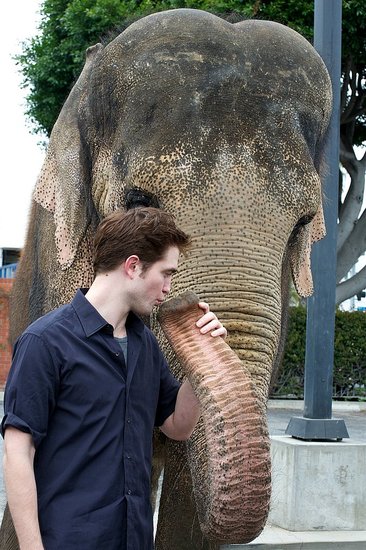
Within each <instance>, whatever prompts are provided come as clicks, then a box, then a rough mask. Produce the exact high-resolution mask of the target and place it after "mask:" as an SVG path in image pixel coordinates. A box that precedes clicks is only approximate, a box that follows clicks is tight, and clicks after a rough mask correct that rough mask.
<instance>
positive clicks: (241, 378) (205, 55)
mask: <svg viewBox="0 0 366 550" xmlns="http://www.w3.org/2000/svg"><path fill="white" fill-rule="evenodd" d="M331 108H332V96H331V84H330V79H329V76H328V73H327V71H326V69H325V66H324V63H323V62H322V60H321V59H320V57H319V55H318V54H317V53H316V52H315V50H314V49H313V48H312V46H311V45H310V44H309V43H308V42H307V41H306V40H305V39H304V38H302V37H301V36H300V35H299V34H297V33H296V32H294V31H293V30H291V29H289V28H286V27H284V26H282V25H279V24H277V23H273V22H268V21H254V20H253V21H250V20H247V21H243V22H240V23H236V24H231V23H228V22H226V21H224V20H222V19H220V18H218V17H216V16H214V15H211V14H208V13H206V12H202V11H199V10H187V9H183V10H171V11H167V12H161V13H158V14H154V15H150V16H148V17H146V18H143V19H141V20H139V21H137V22H135V23H134V24H132V25H131V26H130V27H129V28H127V29H126V30H125V31H124V32H123V33H122V34H120V35H119V36H118V37H117V38H116V39H115V40H113V41H112V42H111V43H110V44H108V45H107V46H105V47H103V46H102V45H101V44H99V45H96V46H94V47H92V48H90V49H89V50H88V53H87V59H86V63H85V67H84V69H83V72H82V73H81V75H80V77H79V79H78V81H77V83H76V84H75V86H74V88H73V89H72V91H71V93H70V95H69V97H68V99H67V101H66V103H65V105H64V107H63V109H62V111H61V113H60V116H59V118H58V121H57V123H56V124H55V127H54V129H53V132H52V135H51V139H50V143H49V148H48V152H47V156H46V160H45V163H44V165H43V168H42V171H41V174H40V176H39V179H38V181H37V185H36V189H35V193H34V200H33V202H32V213H31V218H30V225H29V230H28V236H27V241H26V245H25V248H24V251H23V255H22V259H21V262H20V265H19V268H18V271H17V278H16V280H15V286H14V299H13V308H12V319H11V327H12V335H13V338H15V337H16V336H17V335H18V334H19V333H20V332H21V330H23V329H24V328H25V326H26V325H27V324H28V323H29V322H31V321H33V320H34V319H35V318H37V317H38V316H40V315H41V314H43V313H45V312H47V311H49V310H50V309H52V308H54V307H57V306H58V305H60V304H62V303H64V302H66V301H68V300H70V299H71V298H72V296H73V294H74V292H75V289H76V288H77V287H79V286H88V285H89V284H90V283H91V281H92V279H93V269H92V261H91V257H92V239H93V234H94V231H95V228H96V226H97V224H98V222H99V221H100V219H102V218H103V217H104V216H105V215H107V214H108V213H109V212H111V211H113V210H114V209H116V208H119V207H122V208H125V207H126V204H127V203H128V200H129V199H128V200H127V198H128V197H129V196H130V194H131V193H132V194H134V193H137V194H139V195H140V196H142V197H143V196H147V197H150V198H152V199H153V200H154V201H155V202H156V203H159V205H160V206H161V208H163V209H165V210H168V211H171V212H173V213H174V214H175V217H176V221H177V224H178V225H179V226H180V227H182V229H183V230H184V231H186V232H188V233H189V234H191V236H192V249H191V251H190V253H189V255H188V256H187V257H185V258H182V259H181V262H180V267H179V271H178V273H177V274H176V275H175V279H174V285H173V289H172V295H173V297H174V296H177V295H178V294H181V293H182V292H186V291H189V290H191V291H194V292H195V293H196V294H197V295H198V296H199V298H200V299H201V300H205V301H207V302H208V303H209V304H210V307H211V309H212V310H213V311H215V312H216V313H217V315H218V316H219V318H220V319H221V320H222V321H223V323H224V324H225V326H226V328H227V329H228V332H229V335H228V338H227V344H228V345H229V346H230V348H231V349H232V350H233V351H234V352H235V354H236V356H237V358H238V360H237V363H235V367H233V369H234V370H235V373H236V374H234V370H233V371H232V372H231V374H230V377H231V378H230V383H229V382H228V384H227V391H230V393H231V394H232V402H231V403H230V398H229V396H228V397H227V398H226V394H225V392H226V389H225V391H224V390H223V395H222V396H221V395H218V396H217V397H218V398H219V397H220V399H222V400H223V402H222V403H220V407H221V406H222V407H223V410H224V411H225V412H226V413H227V411H228V410H231V409H230V407H232V408H233V409H235V410H233V415H234V417H235V423H234V421H233V424H232V426H231V425H230V422H229V421H226V420H225V421H224V424H223V425H222V424H220V422H217V423H216V427H214V428H213V429H211V428H209V424H208V418H207V415H208V414H211V413H207V411H205V407H206V405H205V404H203V413H202V421H201V422H200V423H199V425H198V426H197V428H196V429H195V431H194V433H193V435H192V437H191V438H190V440H189V441H188V443H187V444H179V443H174V442H172V441H167V442H166V453H165V454H166V462H165V468H164V481H163V488H162V495H161V501H160V512H159V522H158V531H157V537H156V548H157V550H177V549H178V550H192V549H194V548H200V549H208V548H210V549H213V548H217V544H218V543H217V541H216V542H212V543H211V542H208V539H207V537H205V536H203V535H202V532H201V530H200V528H199V522H198V520H197V512H196V508H195V506H196V505H195V501H194V497H193V496H192V495H193V491H192V480H191V478H192V479H193V487H194V492H195V495H196V497H197V502H198V517H199V520H200V521H201V522H202V526H203V529H204V530H205V532H206V533H207V535H209V536H216V534H215V533H221V534H218V535H217V536H218V538H219V539H221V538H222V540H231V537H232V538H233V539H234V538H235V540H239V538H242V540H249V539H250V538H252V537H253V536H255V535H256V534H257V533H258V531H259V530H260V528H261V527H260V526H262V525H263V523H264V521H265V516H266V514H267V508H268V502H267V499H266V498H263V499H262V498H260V499H259V498H258V499H256V498H255V497H254V498H253V499H252V500H250V499H251V498H252V497H251V495H253V494H254V495H255V490H256V484H257V483H258V478H257V476H256V475H254V477H252V476H251V474H250V468H251V465H250V462H251V459H252V457H249V456H248V455H250V454H251V449H253V448H254V449H256V452H257V450H258V448H259V447H260V446H261V445H262V443H259V441H262V437H264V436H265V434H266V427H265V408H266V399H267V396H268V387H269V383H270V378H271V372H272V370H273V365H274V363H275V362H276V361H277V359H276V357H277V355H278V350H279V349H281V345H282V338H281V334H283V331H282V328H281V322H282V320H283V318H284V317H283V311H284V310H285V306H286V304H285V299H284V296H285V295H286V288H287V283H288V280H287V277H286V276H285V275H286V273H289V271H290V268H291V270H292V274H293V279H294V283H295V286H296V289H297V290H298V292H299V293H300V294H301V295H303V296H308V295H309V294H311V292H312V280H311V271H310V251H311V245H312V243H313V242H314V241H315V240H317V239H319V238H321V237H322V236H323V235H324V223H323V211H322V190H321V181H320V171H321V158H322V151H323V148H324V139H325V136H326V132H327V127H328V123H329V117H330V112H331ZM126 197H127V198H126ZM126 201H127V202H126ZM287 265H288V266H289V269H287ZM152 327H153V329H154V330H155V331H156V334H157V336H158V338H159V340H160V342H161V345H162V347H163V349H164V351H165V353H166V356H167V358H168V360H169V363H170V366H171V368H172V371H173V372H174V373H175V375H176V376H177V377H178V378H179V379H183V377H184V373H183V372H182V369H181V367H180V364H179V361H178V360H177V358H176V356H175V354H174V353H173V351H172V349H171V347H170V346H169V344H168V343H167V340H166V338H165V336H164V334H163V333H162V330H161V328H160V326H159V323H158V322H157V321H156V319H152ZM281 331H282V332H281ZM225 350H226V351H225V354H224V355H226V353H229V351H228V350H227V347H226V344H225ZM215 353H216V352H215ZM230 353H231V352H230ZM231 357H232V355H231ZM187 361H188V359H187ZM215 361H216V360H215ZM182 362H185V359H184V360H183V359H182ZM189 364H190V363H189V361H188V363H187V365H189ZM215 364H216V363H215ZM187 368H188V370H189V367H187ZM202 368H203V367H202ZM215 368H216V367H215ZM197 372H198V371H197ZM190 376H193V374H192V375H190ZM233 376H234V377H235V376H236V377H237V378H236V381H237V385H236V384H233V383H232V377H233ZM193 377H194V376H193ZM220 383H221V382H220ZM205 384H206V382H205ZM236 386H237V387H236ZM206 387H207V407H208V409H209V407H210V406H211V405H212V404H213V402H214V401H215V399H213V397H211V398H210V397H209V395H208V394H209V393H210V392H211V391H212V392H213V393H212V395H214V389H213V388H211V385H210V384H209V378H208V380H207V386H202V387H201V386H200V385H199V383H198V381H197V388H198V389H197V393H198V395H199V396H200V398H201V400H202V402H203V403H206V401H205V400H204V394H205V391H206V390H205V391H204V390H203V388H206ZM200 388H201V389H200ZM208 388H209V389H208ZM226 406H228V409H227V408H226ZM219 410H220V409H219V408H218V411H219ZM252 413H253V415H255V418H256V420H255V421H253V424H252V426H248V425H247V419H249V418H250V415H251V414H252ZM218 414H219V413H218ZM230 414H231V412H230ZM258 415H259V416H260V417H261V418H260V420H259V419H258ZM236 422H237V423H238V424H237V426H238V428H236ZM239 426H240V427H239ZM250 427H252V428H253V431H252V432H250ZM221 428H223V429H224V432H223V433H224V434H225V435H223V436H222V437H221V444H222V445H223V446H224V447H221V449H222V448H225V449H226V452H227V455H228V456H227V457H225V460H227V461H228V462H227V464H229V466H228V467H229V469H230V472H233V471H234V469H235V468H237V470H238V473H237V478H238V483H239V484H240V486H243V485H246V490H245V494H244V491H243V494H241V492H240V495H239V494H238V493H237V492H235V491H236V488H235V484H232V483H231V480H230V481H229V477H230V476H231V473H230V476H229V477H228V481H227V486H225V479H224V473H225V468H226V465H225V464H226V463H225V464H223V465H222V468H221V466H220V464H221V462H220V460H219V458H218V459H217V461H216V459H215V460H214V459H213V458H212V457H213V456H215V455H217V453H221V452H222V453H223V451H222V450H220V448H218V449H217V450H215V449H214V447H215V444H214V443H213V442H214V441H215V438H220V434H219V433H218V432H219V430H221ZM215 430H216V431H215ZM249 432H250V433H249ZM265 440H266V439H265V437H264V439H263V441H265ZM257 441H258V445H257V443H256V442H257ZM236 445H238V446H239V447H238V448H239V449H240V453H239V454H240V456H236V455H235V449H236ZM252 445H253V446H252ZM266 446H267V443H265V442H264V443H263V449H264V448H265V447H266ZM247 457H248V459H247ZM187 460H188V462H187ZM187 464H189V468H188V466H187ZM253 468H254V471H256V466H254V467H253ZM267 468H268V463H267V459H265V460H263V463H260V467H259V469H262V472H263V476H264V479H268V472H267ZM245 472H246V474H249V475H248V476H247V477H246V478H245V475H246V474H245ZM264 485H266V482H265V483H264ZM225 491H226V492H225ZM240 491H241V490H240ZM266 491H267V489H263V493H266ZM261 494H262V489H261ZM215 495H218V497H217V499H216V497H215ZM244 501H245V502H244ZM206 503H207V504H208V506H207V507H206ZM242 506H244V508H245V507H246V509H247V510H248V509H249V513H250V508H251V509H252V512H251V515H252V518H251V520H252V521H253V523H252V524H251V523H250V522H249V520H248V519H247V516H245V517H243V518H242V509H241V508H242ZM226 508H227V509H228V510H229V509H230V515H231V520H232V523H233V525H235V530H237V529H239V530H238V531H236V533H237V534H235V536H234V535H232V533H230V528H229V526H228V519H227V517H226V518H225V516H226V510H225V509H226ZM221 512H222V514H223V517H222V518H220V513H221ZM245 513H246V514H247V512H245ZM241 519H242V520H243V523H244V527H243V531H241V530H240V529H241V527H240V521H241ZM221 524H222V525H226V527H223V528H222V531H220V529H221V527H220V525H221ZM210 525H211V526H210ZM238 526H239V527H238ZM11 548H12V547H10V546H9V548H8V549H7V550H10V549H11Z"/></svg>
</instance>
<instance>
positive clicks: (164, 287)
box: [132, 246, 179, 315]
mask: <svg viewBox="0 0 366 550" xmlns="http://www.w3.org/2000/svg"><path fill="white" fill-rule="evenodd" d="M178 259H179V249H178V248H177V247H175V246H171V247H170V248H168V249H167V251H166V252H165V254H164V256H163V257H162V259H161V260H159V261H157V262H155V263H153V264H152V265H151V266H150V267H148V268H147V269H146V270H143V269H142V267H141V266H139V270H140V273H139V277H138V281H137V285H136V289H135V290H136V294H135V300H134V304H133V307H132V309H133V311H134V312H135V313H138V314H139V315H150V313H151V312H152V310H153V308H154V306H159V305H160V304H162V303H163V301H164V300H165V298H166V297H167V295H168V293H169V291H170V286H171V282H172V277H173V275H174V273H175V272H176V271H177V268H178Z"/></svg>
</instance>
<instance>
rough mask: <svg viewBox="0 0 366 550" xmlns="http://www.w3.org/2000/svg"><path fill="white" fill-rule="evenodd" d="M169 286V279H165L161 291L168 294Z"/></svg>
mask: <svg viewBox="0 0 366 550" xmlns="http://www.w3.org/2000/svg"><path fill="white" fill-rule="evenodd" d="M170 286H171V281H170V280H169V281H166V282H165V283H164V286H163V293H164V294H169V292H170Z"/></svg>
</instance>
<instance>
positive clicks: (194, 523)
mask: <svg viewBox="0 0 366 550" xmlns="http://www.w3.org/2000/svg"><path fill="white" fill-rule="evenodd" d="M192 548H200V550H218V549H219V548H220V546H219V545H217V544H215V543H213V542H209V541H208V540H207V539H205V538H204V537H203V535H202V531H201V529H200V526H199V522H198V517H197V513H196V505H195V501H194V495H193V489H192V480H191V473H190V470H189V467H188V462H187V452H186V445H185V443H181V442H179V441H172V440H170V439H169V440H167V442H166V456H165V468H164V481H163V486H162V491H161V497H160V506H159V521H158V528H157V533H156V538H155V550H192Z"/></svg>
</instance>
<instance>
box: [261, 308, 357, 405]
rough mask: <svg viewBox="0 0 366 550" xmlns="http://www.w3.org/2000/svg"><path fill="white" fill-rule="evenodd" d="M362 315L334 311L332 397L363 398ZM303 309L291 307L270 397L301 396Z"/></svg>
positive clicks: (304, 313)
mask: <svg viewBox="0 0 366 550" xmlns="http://www.w3.org/2000/svg"><path fill="white" fill-rule="evenodd" d="M365 336H366V314H365V313H363V312H358V311H355V312H348V311H337V313H336V321H335V338H334V370H333V397H334V398H336V399H341V398H343V399H356V398H358V399H366V337H365ZM305 342H306V309H305V308H304V307H301V306H300V307H292V308H291V310H290V318H289V330H288V335H287V341H286V346H285V351H284V356H283V360H282V364H281V368H280V371H279V374H278V378H277V382H276V384H275V386H274V388H273V391H272V395H271V397H277V398H278V397H292V398H294V399H302V398H303V396H304V364H305Z"/></svg>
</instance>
